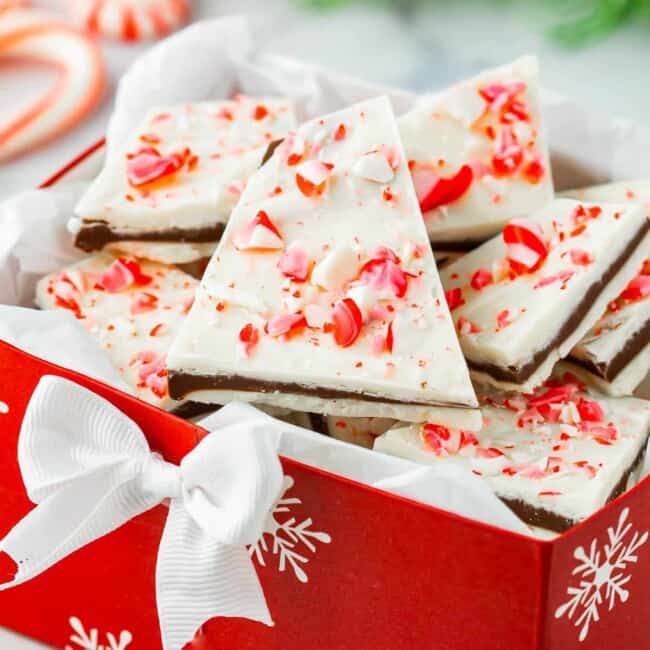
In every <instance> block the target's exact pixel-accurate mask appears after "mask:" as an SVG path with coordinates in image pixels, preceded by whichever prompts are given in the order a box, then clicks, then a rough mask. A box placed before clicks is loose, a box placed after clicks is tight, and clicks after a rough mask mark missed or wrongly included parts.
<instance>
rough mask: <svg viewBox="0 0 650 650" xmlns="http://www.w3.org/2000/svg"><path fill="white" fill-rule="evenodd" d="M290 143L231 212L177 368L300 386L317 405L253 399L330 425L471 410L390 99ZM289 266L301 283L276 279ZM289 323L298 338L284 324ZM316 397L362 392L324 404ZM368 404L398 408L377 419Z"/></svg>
mask: <svg viewBox="0 0 650 650" xmlns="http://www.w3.org/2000/svg"><path fill="white" fill-rule="evenodd" d="M285 142H286V145H285V146H281V147H279V148H278V149H277V150H276V152H275V154H274V155H273V157H272V158H271V159H270V160H269V161H268V162H267V163H266V164H265V165H264V166H263V167H262V168H261V169H260V170H259V171H258V172H257V174H255V176H253V177H252V178H251V180H250V181H249V183H248V185H247V188H246V190H245V192H244V195H243V196H242V200H241V201H240V203H239V204H238V205H237V207H236V208H235V210H234V211H233V215H232V218H231V220H230V222H229V224H228V226H227V229H226V232H225V233H224V236H223V238H222V240H221V242H220V244H219V247H218V248H217V250H216V252H215V254H214V256H213V258H212V261H211V262H210V265H209V266H208V269H207V271H206V273H205V276H204V278H203V281H202V284H201V288H200V289H199V291H198V293H197V299H196V301H195V304H194V306H193V308H192V310H191V312H190V316H189V318H188V320H187V322H186V324H185V326H184V327H183V328H182V330H181V332H180V334H179V336H178V338H177V340H176V341H175V343H174V345H173V347H172V350H171V351H170V357H169V363H170V369H172V370H173V371H175V372H179V373H185V374H193V375H207V376H219V377H226V378H227V377H232V376H237V377H243V378H247V379H254V380H259V381H265V382H271V383H278V382H282V383H286V384H300V385H301V386H304V387H307V388H308V389H309V390H313V391H314V396H313V397H311V396H310V397H309V398H307V397H304V396H292V395H287V396H283V395H282V394H280V393H271V394H266V395H262V396H260V395H256V394H255V389H254V388H253V389H252V392H253V395H252V397H251V398H252V399H260V400H264V402H265V403H276V404H279V405H283V406H288V407H290V408H296V407H297V408H299V409H300V410H305V411H308V410H311V411H317V412H325V413H328V414H332V415H350V416H371V415H377V416H385V417H395V418H401V419H408V420H414V419H420V418H421V417H423V416H425V417H428V416H427V415H426V414H427V413H431V414H433V413H435V412H437V411H438V409H440V407H442V410H443V411H444V410H452V411H456V410H458V409H446V408H445V407H446V406H448V405H454V406H461V407H470V408H471V407H474V406H475V405H476V401H475V396H474V391H473V388H472V386H471V384H470V381H469V376H468V372H467V367H466V365H465V362H464V359H463V357H462V354H461V351H460V348H459V346H458V341H457V338H456V335H455V333H454V331H453V326H452V323H451V321H450V316H449V312H448V309H447V306H446V304H445V301H444V297H443V292H442V287H441V285H440V281H439V278H438V273H437V271H436V267H435V262H434V260H433V255H432V253H431V249H430V246H429V242H428V238H427V234H426V230H425V228H424V224H423V222H422V218H421V215H420V211H419V208H418V204H417V200H416V197H415V194H414V191H413V185H412V183H411V179H410V177H409V173H408V168H407V164H406V160H405V157H404V153H403V151H402V148H401V144H400V140H399V133H398V131H397V126H396V123H395V120H394V117H393V114H392V111H391V109H390V104H389V103H388V100H387V99H385V98H379V99H375V100H370V101H367V102H364V103H362V104H359V105H356V106H353V107H350V108H348V109H346V110H343V111H340V112H338V113H334V114H331V115H328V116H326V117H324V118H321V119H317V120H313V121H311V122H309V123H307V124H305V125H304V126H302V127H301V128H300V129H299V131H298V132H297V134H295V135H291V136H290V137H289V138H288V139H287V140H286V141H285ZM295 152H298V153H295ZM378 152H382V154H381V155H382V156H383V158H384V159H385V160H383V163H382V158H381V157H380V156H379V154H378ZM325 163H327V165H332V166H333V167H332V168H331V169H329V168H328V166H327V165H326V164H325ZM377 175H381V177H382V179H385V178H387V177H388V176H390V177H391V180H390V182H389V183H385V182H383V180H382V182H377V181H376V180H373V178H372V177H373V176H377ZM260 215H263V216H264V219H262V217H261V216H260ZM265 220H266V221H265ZM389 249H390V250H389ZM382 256H383V257H382ZM391 256H392V257H391ZM389 257H390V260H389V259H388V258H389ZM395 260H397V261H395ZM289 262H291V263H292V264H293V263H295V264H296V265H297V266H298V267H300V265H301V264H302V265H303V266H304V269H303V270H302V272H298V275H299V276H300V277H301V278H302V279H295V278H294V279H291V277H290V276H289V275H288V271H283V270H282V269H281V267H282V266H283V265H285V264H288V263H289ZM285 268H287V267H286V266H285ZM364 274H365V275H364ZM370 276H371V277H370ZM346 300H347V301H348V302H347V303H346V302H345V301H346ZM352 303H354V304H353V306H352V307H346V308H345V309H343V313H342V314H341V316H340V319H339V325H338V326H335V324H334V322H335V320H336V318H335V314H338V312H337V311H336V310H337V309H339V308H341V309H342V307H341V306H343V307H345V306H346V305H350V304H352ZM337 306H338V307H337ZM303 317H304V319H305V320H302V319H303ZM288 318H290V319H293V320H295V321H296V322H297V323H298V325H297V331H295V332H293V331H289V330H287V329H286V327H285V328H284V329H283V328H282V327H279V326H278V327H276V326H277V325H278V319H279V320H280V321H282V320H284V321H285V322H286V321H287V320H288ZM361 319H363V322H362V321H361ZM389 324H391V328H392V331H391V332H389V327H388V326H389ZM278 328H279V329H280V331H279V332H277V329H278ZM337 328H338V329H337ZM274 332H277V333H275V334H274ZM282 332H284V333H282ZM336 336H339V337H340V338H339V343H337V341H336V340H335V337H336ZM252 339H254V341H252ZM389 339H390V341H391V343H390V345H389V344H388V341H389ZM251 341H252V342H251ZM389 348H392V351H391V350H390V349H389ZM224 388H226V387H225V386H224ZM319 389H320V390H323V389H334V390H341V391H346V392H350V393H353V395H352V396H351V397H352V398H351V399H347V398H346V399H336V400H328V399H321V398H319V397H318V396H317V393H318V391H319ZM288 391H289V392H290V387H289V388H288ZM228 392H229V393H230V394H232V393H231V392H230V391H228ZM364 394H369V395H372V396H375V397H378V398H385V399H386V400H388V401H391V402H400V403H401V404H395V405H393V404H388V405H386V406H385V407H383V406H382V407H381V408H382V412H381V413H379V412H378V411H377V409H378V408H379V406H380V404H378V403H377V402H375V401H372V402H371V401H368V402H364V401H363V395H364ZM357 395H358V398H357ZM192 398H193V399H194V398H198V399H218V400H219V401H223V397H219V396H218V395H215V394H214V392H212V391H208V392H202V393H201V394H200V395H197V394H196V393H194V394H192ZM287 400H289V401H290V402H291V403H292V404H293V402H294V401H295V400H298V403H297V405H295V404H293V406H291V405H289V404H287ZM402 411H404V413H402ZM402 416H404V417H402Z"/></svg>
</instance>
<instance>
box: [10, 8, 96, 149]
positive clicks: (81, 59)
mask: <svg viewBox="0 0 650 650" xmlns="http://www.w3.org/2000/svg"><path fill="white" fill-rule="evenodd" d="M16 59H18V60H24V61H27V62H28V63H35V64H38V65H46V66H49V67H52V68H54V69H55V70H57V71H58V73H59V74H58V78H57V80H56V82H55V83H54V84H53V85H50V86H49V87H48V88H47V89H46V90H45V91H44V92H43V94H42V95H41V96H40V97H39V98H38V99H37V100H36V101H35V102H33V103H32V104H31V105H29V106H26V107H25V108H24V109H23V110H21V111H19V112H15V111H14V112H10V113H4V112H3V113H1V114H0V161H4V160H7V159H9V158H13V157H15V156H17V155H19V154H21V153H23V152H25V151H27V150H29V149H31V148H32V147H35V146H36V145H38V144H42V143H43V142H45V141H47V140H51V139H53V138H55V137H56V136H58V135H60V134H62V133H63V132H65V131H67V130H68V129H70V128H72V127H73V126H75V125H76V124H77V123H78V122H80V121H81V120H82V119H83V118H84V117H86V115H87V114H88V113H89V112H90V111H91V110H92V109H94V108H95V106H96V105H97V104H98V103H99V101H100V100H101V98H102V95H103V92H104V88H105V85H106V71H105V67H104V62H103V59H102V56H101V53H100V51H99V49H98V47H97V46H96V44H95V43H94V42H93V41H92V40H91V39H89V38H88V37H87V36H85V35H84V34H81V33H80V32H79V31H77V30H75V29H73V28H72V27H70V26H69V25H66V24H65V23H63V22H61V21H59V20H58V19H57V18H55V17H52V16H51V15H50V14H47V13H45V12H41V11H36V10H29V9H15V10H11V11H3V12H0V62H2V61H5V60H12V61H13V60H16Z"/></svg>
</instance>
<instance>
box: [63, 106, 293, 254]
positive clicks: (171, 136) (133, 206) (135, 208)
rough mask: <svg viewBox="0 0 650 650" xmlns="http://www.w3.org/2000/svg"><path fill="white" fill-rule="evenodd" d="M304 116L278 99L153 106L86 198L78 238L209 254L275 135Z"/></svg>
mask: <svg viewBox="0 0 650 650" xmlns="http://www.w3.org/2000/svg"><path fill="white" fill-rule="evenodd" d="M294 124H295V119H294V113H293V106H292V104H291V102H290V101H289V100H286V99H278V98H276V99H273V98H253V97H246V96H243V95H238V96H236V97H235V98H234V99H232V100H227V101H213V102H197V103H185V104H176V105H171V106H164V107H154V108H152V109H151V110H150V111H149V113H148V114H147V115H146V116H145V117H144V119H143V120H142V122H141V123H140V124H139V125H138V126H137V127H136V128H134V130H133V131H132V132H131V133H130V134H129V136H128V138H127V139H126V142H124V143H123V144H120V145H117V144H115V143H113V146H111V147H109V151H108V154H107V158H106V163H105V165H104V168H103V169H102V171H101V173H100V174H99V176H98V177H97V178H96V179H95V181H94V182H93V183H92V184H91V185H90V187H89V188H88V190H87V192H86V193H85V194H84V196H83V197H82V198H81V200H80V201H79V203H78V205H77V206H76V209H75V212H76V214H77V216H78V219H76V220H74V221H73V223H72V225H71V227H72V228H73V229H75V230H77V232H76V237H75V244H76V246H77V247H78V248H81V249H82V250H84V251H87V252H90V251H97V250H102V249H105V248H108V249H114V250H119V251H120V252H123V253H124V252H125V253H128V254H131V255H135V256H137V257H146V258H148V259H154V260H157V261H161V262H166V263H174V264H179V263H186V262H192V261H195V260H197V259H201V258H207V257H209V256H210V255H211V254H212V252H213V251H214V249H215V247H216V244H217V241H218V240H219V238H220V237H221V233H222V232H223V229H224V227H225V224H226V222H227V221H228V218H229V217H230V213H231V211H232V209H233V207H234V206H235V204H236V203H237V201H238V200H239V197H240V195H241V191H242V189H243V188H244V186H245V185H246V182H247V181H248V179H249V177H250V176H251V175H252V174H254V173H255V171H256V170H257V167H258V166H259V164H260V162H261V160H262V157H263V155H264V152H265V151H266V149H267V147H268V145H269V143H270V142H272V141H273V140H276V139H277V138H282V137H284V135H285V134H286V133H287V132H288V131H289V130H290V129H291V128H293V126H294Z"/></svg>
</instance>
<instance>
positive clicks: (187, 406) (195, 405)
mask: <svg viewBox="0 0 650 650" xmlns="http://www.w3.org/2000/svg"><path fill="white" fill-rule="evenodd" d="M220 408H221V407H220V406H218V405H217V404H203V403H202V402H192V401H189V402H183V403H182V404H179V405H178V406H176V407H175V408H173V409H172V410H171V411H170V413H171V414H172V415H175V416H176V417H178V418H183V420H191V419H192V418H198V417H200V416H201V415H210V413H214V412H215V411H218V410H219V409H220Z"/></svg>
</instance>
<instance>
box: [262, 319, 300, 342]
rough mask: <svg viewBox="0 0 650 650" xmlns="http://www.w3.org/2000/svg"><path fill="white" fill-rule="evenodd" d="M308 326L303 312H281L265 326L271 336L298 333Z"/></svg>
mask: <svg viewBox="0 0 650 650" xmlns="http://www.w3.org/2000/svg"><path fill="white" fill-rule="evenodd" d="M305 327H307V320H306V319H305V317H304V316H303V315H302V314H280V315H279V316H274V317H273V318H272V319H271V320H270V321H269V322H268V323H267V324H266V326H265V327H264V331H265V332H266V333H267V334H268V335H269V336H274V337H277V336H282V335H283V334H291V333H297V332H298V331H299V330H303V329H304V328H305Z"/></svg>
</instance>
